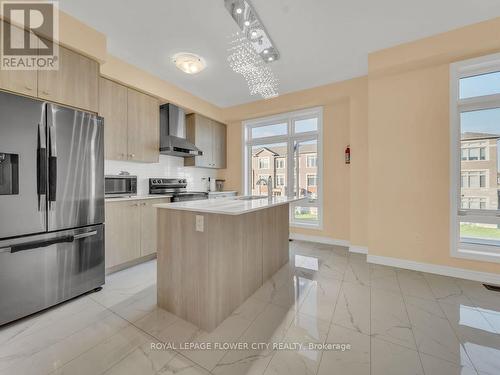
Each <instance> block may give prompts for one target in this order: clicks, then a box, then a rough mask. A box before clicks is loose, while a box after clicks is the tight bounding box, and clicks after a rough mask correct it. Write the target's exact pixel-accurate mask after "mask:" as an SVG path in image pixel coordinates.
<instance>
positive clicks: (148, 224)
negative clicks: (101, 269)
mask: <svg viewBox="0 0 500 375" xmlns="http://www.w3.org/2000/svg"><path fill="white" fill-rule="evenodd" d="M168 202H170V198H159V199H147V200H134V201H117V202H113V201H111V202H110V201H107V202H106V260H105V263H106V268H111V267H114V266H118V265H120V264H123V263H127V262H130V261H133V260H136V259H139V258H141V257H143V256H146V255H150V254H153V253H156V251H157V246H156V243H157V240H156V236H157V235H156V231H157V224H156V222H157V212H156V211H157V209H156V208H154V207H153V205H154V204H158V203H168Z"/></svg>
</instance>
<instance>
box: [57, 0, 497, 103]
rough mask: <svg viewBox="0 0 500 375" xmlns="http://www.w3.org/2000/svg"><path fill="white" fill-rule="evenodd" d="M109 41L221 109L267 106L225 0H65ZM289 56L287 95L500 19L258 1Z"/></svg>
mask: <svg viewBox="0 0 500 375" xmlns="http://www.w3.org/2000/svg"><path fill="white" fill-rule="evenodd" d="M59 4H60V7H61V9H62V10H64V11H66V12H67V13H69V14H71V15H73V16H75V17H77V18H78V19H80V20H82V21H83V22H85V23H87V24H88V25H90V26H92V27H94V28H95V29H97V30H99V31H101V32H103V33H105V34H106V35H107V36H108V48H109V51H110V53H112V54H113V55H115V56H117V57H119V58H121V59H123V60H126V61H127V62H129V63H131V64H134V65H136V66H138V67H140V68H143V69H144V70H147V71H149V72H151V73H153V74H155V75H157V76H158V77H160V78H162V79H165V80H167V81H169V82H172V83H174V84H176V85H177V86H179V87H181V88H183V89H185V90H187V91H189V92H191V93H192V94H194V95H197V96H199V97H201V98H203V99H205V100H207V101H209V102H211V103H213V104H215V105H218V106H220V107H228V106H232V105H236V104H241V103H246V102H250V101H255V100H259V99H261V98H260V97H257V96H253V97H252V96H250V94H249V92H248V88H247V85H246V82H245V81H244V79H243V77H242V76H240V75H238V74H236V73H234V72H233V71H232V70H231V69H230V68H229V66H228V63H227V61H226V58H227V55H228V53H227V49H228V43H229V40H230V36H231V35H232V34H234V33H235V32H236V31H238V28H237V26H236V24H235V23H234V21H233V20H232V18H231V17H230V15H229V14H228V13H227V11H226V9H225V7H224V0H147V1H137V0H60V1H59ZM252 4H253V5H254V7H255V8H256V10H257V13H258V14H259V16H260V18H261V19H262V21H263V23H264V25H265V26H266V28H267V30H268V32H269V34H270V36H271V38H272V39H273V41H274V43H275V44H276V46H277V48H278V49H279V51H280V54H281V59H280V60H279V61H277V62H274V63H272V68H273V71H274V72H275V74H276V75H277V77H278V79H279V80H280V85H279V92H280V94H283V93H286V92H291V91H297V90H301V89H305V88H309V87H314V86H320V85H323V84H326V83H330V82H335V81H341V80H345V79H349V78H353V77H357V76H361V75H364V74H366V73H367V65H368V64H367V55H368V53H369V52H372V51H377V50H379V49H383V48H387V47H391V46H394V45H397V44H400V43H403V42H408V41H412V40H416V39H419V38H422V37H425V36H429V35H433V34H437V33H440V32H444V31H447V30H452V29H454V28H457V27H460V26H464V25H467V24H472V23H476V22H479V21H483V20H486V19H490V18H494V17H498V16H500V1H498V0H412V1H408V0H378V1H373V0H252ZM181 51H182V52H194V53H197V54H199V55H201V56H202V57H204V58H205V60H206V61H207V69H206V70H205V71H203V72H202V73H200V74H198V75H194V76H189V75H187V74H184V73H182V72H180V71H179V70H177V68H176V67H175V66H174V65H173V64H172V63H171V56H172V55H174V54H175V53H177V52H181Z"/></svg>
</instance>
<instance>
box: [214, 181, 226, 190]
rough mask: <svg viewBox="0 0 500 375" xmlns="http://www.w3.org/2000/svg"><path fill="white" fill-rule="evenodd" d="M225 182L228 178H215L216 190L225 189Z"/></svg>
mask: <svg viewBox="0 0 500 375" xmlns="http://www.w3.org/2000/svg"><path fill="white" fill-rule="evenodd" d="M224 182H226V180H215V191H224Z"/></svg>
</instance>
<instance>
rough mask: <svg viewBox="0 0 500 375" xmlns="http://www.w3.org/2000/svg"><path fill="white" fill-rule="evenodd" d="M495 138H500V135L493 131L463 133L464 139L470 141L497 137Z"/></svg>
mask: <svg viewBox="0 0 500 375" xmlns="http://www.w3.org/2000/svg"><path fill="white" fill-rule="evenodd" d="M495 138H500V135H498V134H491V133H474V132H465V133H462V141H469V140H473V139H495Z"/></svg>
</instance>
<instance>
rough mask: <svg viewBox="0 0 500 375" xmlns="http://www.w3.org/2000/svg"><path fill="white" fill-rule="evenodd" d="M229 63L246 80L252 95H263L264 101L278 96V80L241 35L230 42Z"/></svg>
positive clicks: (238, 34) (237, 35)
mask: <svg viewBox="0 0 500 375" xmlns="http://www.w3.org/2000/svg"><path fill="white" fill-rule="evenodd" d="M228 62H229V66H230V67H231V69H233V70H234V71H235V72H236V73H239V74H241V75H242V76H243V77H244V78H245V80H246V82H247V85H248V88H249V89H250V94H251V95H261V96H262V97H263V98H264V99H269V98H273V97H275V96H278V79H277V78H276V77H275V75H274V73H273V71H272V70H271V68H270V67H269V66H268V65H267V64H266V63H265V62H264V60H263V59H262V57H261V56H260V55H259V54H257V52H256V51H255V49H254V47H253V46H252V43H250V41H249V40H248V39H247V38H246V37H245V36H242V35H241V34H240V33H237V34H236V36H235V37H234V38H233V40H232V41H231V42H230V48H229V57H228Z"/></svg>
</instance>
